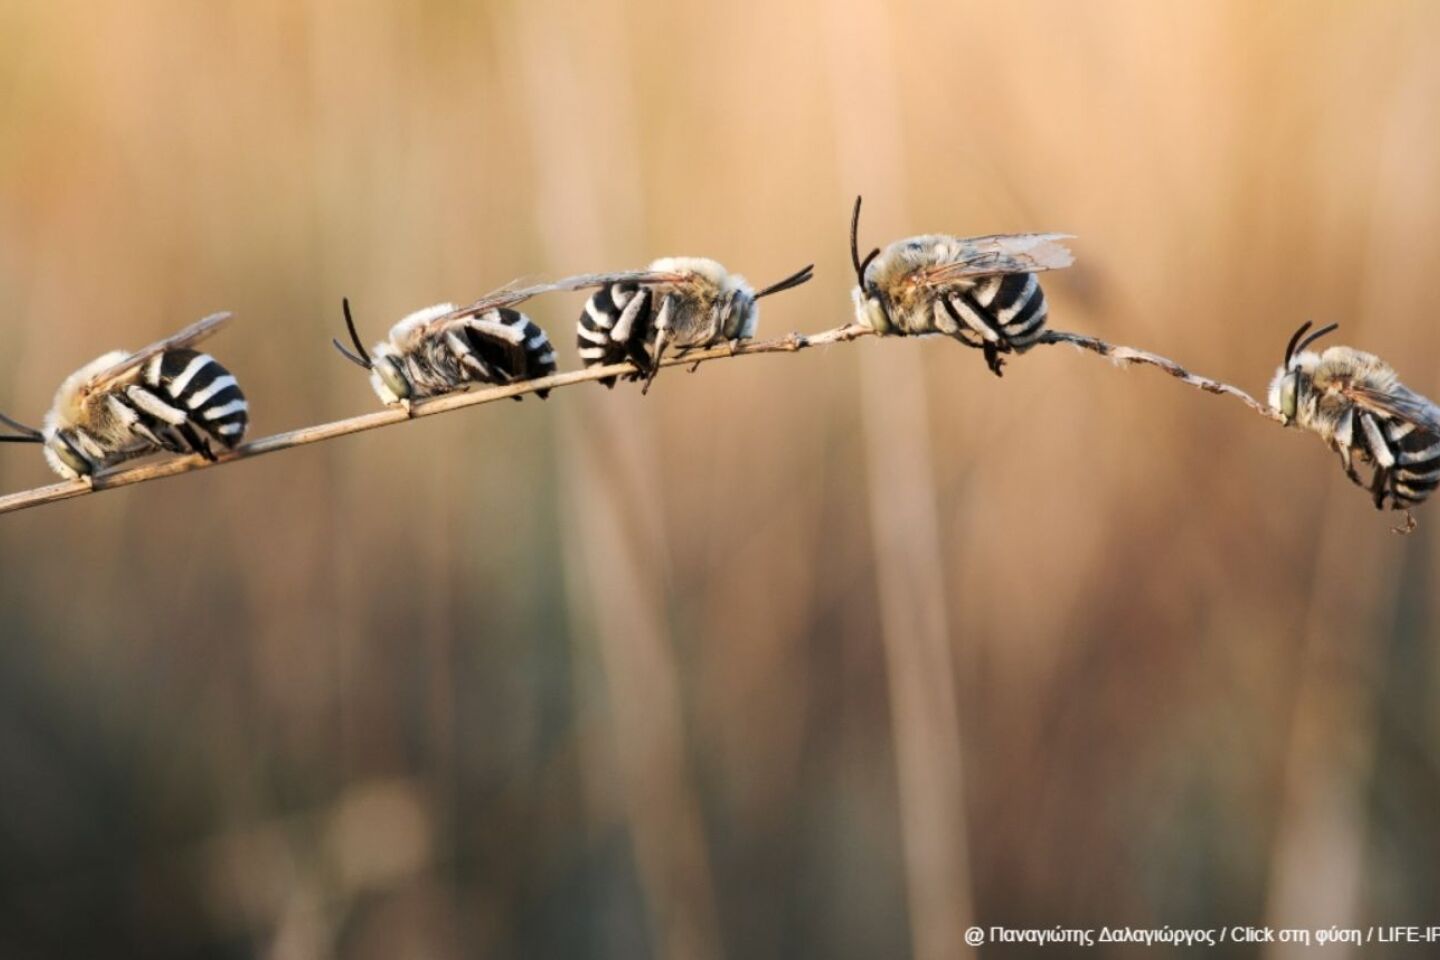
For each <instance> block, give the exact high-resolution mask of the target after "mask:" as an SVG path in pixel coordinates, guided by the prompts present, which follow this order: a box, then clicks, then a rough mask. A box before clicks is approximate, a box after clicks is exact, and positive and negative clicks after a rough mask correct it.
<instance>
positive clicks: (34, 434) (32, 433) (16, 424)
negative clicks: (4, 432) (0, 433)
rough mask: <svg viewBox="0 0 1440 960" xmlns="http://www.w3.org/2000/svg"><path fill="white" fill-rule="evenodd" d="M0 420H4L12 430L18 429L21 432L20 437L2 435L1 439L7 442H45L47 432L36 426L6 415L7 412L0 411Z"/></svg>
mask: <svg viewBox="0 0 1440 960" xmlns="http://www.w3.org/2000/svg"><path fill="white" fill-rule="evenodd" d="M0 421H3V422H4V423H5V425H6V426H8V427H10V428H11V429H12V430H16V431H18V432H19V433H20V434H21V436H18V437H0V440H3V441H5V442H7V443H44V442H45V434H43V433H41V432H40V431H39V430H36V429H35V428H34V427H28V426H26V425H25V424H23V423H21V422H20V421H19V420H12V419H11V418H9V417H7V416H5V414H3V413H0Z"/></svg>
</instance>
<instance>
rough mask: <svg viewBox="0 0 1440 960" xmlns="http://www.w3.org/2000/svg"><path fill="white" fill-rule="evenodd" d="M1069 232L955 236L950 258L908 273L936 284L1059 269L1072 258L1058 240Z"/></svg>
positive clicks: (1067, 248) (1068, 249) (923, 281)
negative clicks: (956, 248) (955, 247)
mask: <svg viewBox="0 0 1440 960" xmlns="http://www.w3.org/2000/svg"><path fill="white" fill-rule="evenodd" d="M1071 236H1072V235H1071V234H1068V233H1015V234H996V235H994V236H989V237H955V238H952V242H954V243H955V244H957V245H958V247H959V252H958V254H957V255H956V256H955V257H954V258H953V259H950V260H948V261H946V262H945V263H937V264H934V265H932V266H927V267H921V268H919V269H918V270H916V271H915V272H914V274H912V277H913V279H914V282H916V283H923V284H926V285H936V284H942V283H949V282H951V281H954V280H959V279H962V278H964V277H983V276H994V275H996V274H1002V273H1039V272H1040V271H1042V270H1061V269H1064V268H1065V267H1068V266H1070V265H1071V264H1072V263H1074V262H1075V256H1074V254H1072V253H1071V252H1070V248H1069V247H1067V246H1065V244H1063V243H1061V242H1060V241H1061V240H1067V239H1070V238H1071Z"/></svg>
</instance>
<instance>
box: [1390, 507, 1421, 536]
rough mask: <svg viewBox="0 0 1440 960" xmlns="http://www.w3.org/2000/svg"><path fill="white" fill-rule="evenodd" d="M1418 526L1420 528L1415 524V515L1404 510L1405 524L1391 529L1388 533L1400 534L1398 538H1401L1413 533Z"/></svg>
mask: <svg viewBox="0 0 1440 960" xmlns="http://www.w3.org/2000/svg"><path fill="white" fill-rule="evenodd" d="M1418 526H1420V524H1418V523H1416V522H1415V514H1413V513H1411V512H1410V511H1409V510H1406V511H1405V522H1404V523H1403V524H1401V525H1400V526H1398V527H1391V528H1390V532H1391V533H1398V534H1400V536H1402V537H1403V536H1405V535H1406V534H1410V533H1414V532H1415V528H1416V527H1418Z"/></svg>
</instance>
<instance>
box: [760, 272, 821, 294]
mask: <svg viewBox="0 0 1440 960" xmlns="http://www.w3.org/2000/svg"><path fill="white" fill-rule="evenodd" d="M814 276H815V264H813V263H812V264H810V265H809V266H807V267H805V269H803V270H797V271H796V272H795V273H792V274H791V275H790V276H788V277H786V278H785V279H784V280H781V281H780V282H779V283H772V284H770V286H768V287H766V288H765V289H764V290H761V291H760V292H759V293H757V294H755V299H756V300H759V299H760V298H761V297H768V296H770V294H772V293H781V292H783V291H785V290H791V289H793V288H795V287H798V286H800V285H801V284H802V283H806V282H808V281H809V280H810V279H811V278H812V277H814Z"/></svg>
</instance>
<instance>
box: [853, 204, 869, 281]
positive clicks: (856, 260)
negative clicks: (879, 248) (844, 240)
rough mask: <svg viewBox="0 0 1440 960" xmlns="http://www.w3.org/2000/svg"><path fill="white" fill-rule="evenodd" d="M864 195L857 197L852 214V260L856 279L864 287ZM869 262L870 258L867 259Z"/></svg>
mask: <svg viewBox="0 0 1440 960" xmlns="http://www.w3.org/2000/svg"><path fill="white" fill-rule="evenodd" d="M862 199H864V198H863V197H860V196H857V197H856V198H855V212H854V213H852V214H851V215H850V262H851V263H852V264H853V265H854V266H855V280H856V282H857V283H859V284H860V285H861V286H862V287H863V286H864V285H865V270H864V268H862V267H861V266H860V201H861V200H862ZM866 262H867V263H868V262H869V261H868V259H867V261H866Z"/></svg>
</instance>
